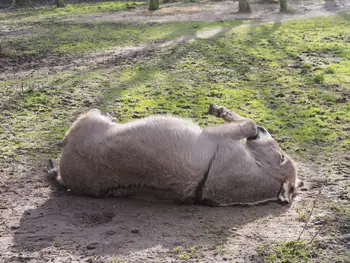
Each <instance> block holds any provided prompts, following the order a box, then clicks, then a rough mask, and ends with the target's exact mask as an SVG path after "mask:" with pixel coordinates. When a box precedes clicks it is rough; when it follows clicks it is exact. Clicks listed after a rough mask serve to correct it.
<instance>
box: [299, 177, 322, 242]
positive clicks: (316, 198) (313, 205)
mask: <svg viewBox="0 0 350 263" xmlns="http://www.w3.org/2000/svg"><path fill="white" fill-rule="evenodd" d="M326 184H327V181H326V182H325V183H324V184H323V185H322V186H321V187H320V190H319V191H318V193H317V195H316V197H315V199H314V202H313V204H312V208H311V211H310V214H309V217H308V219H307V221H306V223H305V225H304V227H303V230H302V231H301V232H300V234H299V236H298V239H297V242H298V241H299V240H300V238H301V236H302V235H303V234H304V231H305V229H306V228H307V226H308V225H309V222H310V218H311V216H312V214H313V212H314V210H315V207H316V202H317V201H318V197H319V196H320V195H321V192H322V190H323V188H324V187H325V186H326ZM318 233H319V231H318V232H317V234H318ZM316 236H317V235H316ZM316 236H315V237H316ZM315 237H313V239H314V238H315ZM313 239H312V240H313Z"/></svg>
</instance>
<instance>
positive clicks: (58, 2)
mask: <svg viewBox="0 0 350 263" xmlns="http://www.w3.org/2000/svg"><path fill="white" fill-rule="evenodd" d="M56 5H57V8H62V7H64V3H63V0H56Z"/></svg>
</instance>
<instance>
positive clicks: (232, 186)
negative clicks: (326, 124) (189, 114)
mask: <svg viewBox="0 0 350 263" xmlns="http://www.w3.org/2000/svg"><path fill="white" fill-rule="evenodd" d="M209 113H210V114H213V115H215V116H217V117H220V118H223V119H224V120H225V121H226V123H225V124H222V125H218V126H215V127H206V128H204V129H201V128H200V127H199V126H198V125H197V124H195V123H193V122H192V121H191V120H186V119H181V118H178V117H174V116H171V115H168V116H149V117H146V118H143V119H138V120H135V121H132V122H128V123H125V124H118V123H116V122H113V120H112V118H111V116H110V115H106V114H103V113H101V112H100V111H99V110H97V109H92V110H90V111H88V112H86V113H84V114H82V115H80V116H79V117H78V118H77V120H76V121H75V122H74V123H73V125H72V126H71V127H70V129H69V130H68V132H67V133H66V134H65V138H64V140H63V143H62V144H61V145H62V147H63V152H62V155H61V160H60V166H59V169H58V173H57V176H56V179H57V180H58V181H59V183H60V184H62V185H64V186H66V187H67V188H69V189H70V190H71V191H73V192H75V193H76V194H80V195H89V196H95V197H102V196H107V195H113V196H128V195H137V194H138V193H140V192H143V191H146V192H147V191H149V192H158V193H161V195H162V196H165V195H169V196H171V197H169V198H173V199H175V200H181V201H182V202H189V203H193V202H198V203H204V204H208V205H215V206H225V205H232V204H256V203H259V202H264V201H269V200H275V201H276V200H280V201H283V202H285V203H290V202H292V199H293V196H294V195H295V194H296V180H297V178H296V177H297V169H296V166H295V163H294V162H293V160H292V159H291V158H290V157H289V156H287V155H285V154H284V152H283V151H282V150H281V148H280V147H279V146H278V144H277V143H276V141H275V140H274V139H273V138H272V137H271V136H270V135H269V134H268V132H267V131H266V130H265V129H263V128H262V127H258V126H257V125H256V123H255V122H254V121H252V120H250V119H247V118H243V117H241V116H239V115H238V114H236V113H234V112H229V111H228V110H227V109H226V108H223V107H217V106H216V105H211V106H210V110H209ZM245 138H248V139H247V141H246V142H244V141H243V140H241V139H245Z"/></svg>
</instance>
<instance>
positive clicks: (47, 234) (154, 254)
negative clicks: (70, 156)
mask: <svg viewBox="0 0 350 263" xmlns="http://www.w3.org/2000/svg"><path fill="white" fill-rule="evenodd" d="M297 4H298V3H297V2H296V1H294V2H293V4H292V5H291V6H292V7H293V6H294V7H295V13H294V14H288V15H281V14H278V12H277V8H278V6H277V5H276V4H268V5H266V9H259V10H258V9H257V8H258V6H257V5H253V14H252V15H241V14H236V13H235V11H232V10H234V8H231V7H232V6H237V2H217V3H204V4H202V5H198V4H195V3H194V4H191V5H190V7H189V5H186V7H184V6H182V5H179V4H169V5H168V6H169V8H167V9H166V8H164V9H162V10H160V11H157V12H156V13H154V14H153V15H150V14H149V12H148V11H147V10H136V11H135V10H131V11H125V12H118V13H110V14H98V15H86V16H83V17H79V18H75V21H82V20H84V21H89V20H94V21H134V22H145V21H148V22H149V21H153V22H164V21H198V20H204V21H209V20H213V21H215V20H239V19H256V20H259V21H261V22H274V21H276V20H285V19H292V18H303V17H311V16H320V15H327V14H332V13H335V12H338V11H339V10H345V9H348V8H350V1H340V2H339V9H332V10H329V9H328V8H326V7H325V6H324V5H323V4H302V5H297ZM236 8H237V7H236ZM184 9H186V11H185V12H183V11H184ZM216 33H218V32H208V33H207V35H204V37H210V35H211V34H216ZM189 39H190V38H188V37H186V38H179V39H176V40H173V41H170V42H166V43H155V44H153V45H151V46H144V47H143V46H142V47H140V46H139V47H128V48H125V49H122V50H111V51H106V52H100V53H96V54H89V55H86V56H83V57H69V56H67V57H52V58H48V57H45V58H42V59H41V60H35V61H28V60H25V61H22V62H21V63H18V61H15V62H13V63H12V62H11V61H10V59H8V61H7V62H6V63H8V64H7V65H12V67H6V68H7V69H6V70H4V71H3V72H2V73H1V74H0V78H1V79H9V76H10V73H11V74H14V73H16V76H17V77H18V78H23V77H25V76H29V75H30V74H39V75H40V74H48V72H55V71H56V72H57V71H71V70H75V71H79V70H80V69H81V68H83V67H89V68H94V67H95V68H97V67H99V66H100V65H101V64H106V63H109V60H113V61H116V59H115V58H116V57H118V56H124V57H130V59H142V58H143V57H144V56H147V52H146V53H145V52H144V51H145V50H153V49H154V48H163V47H165V46H167V45H172V44H178V43H180V42H181V41H188V40H189ZM4 63H5V62H4ZM11 63H12V64H11ZM11 76H13V75H11ZM44 162H45V160H43V161H42V162H39V163H31V162H29V161H28V162H20V163H18V162H17V163H10V162H6V160H1V162H0V164H1V167H0V196H1V197H0V262H4V263H5V262H32V263H34V262H60V263H61V262H261V261H259V260H260V259H258V257H257V256H256V255H257V253H256V248H257V246H258V245H259V244H261V243H264V242H267V243H272V242H274V241H279V242H280V241H284V240H297V239H298V237H299V236H300V233H301V232H302V231H303V229H305V230H304V232H303V235H302V238H304V239H308V238H309V239H311V238H312V237H314V236H315V234H316V233H317V237H318V238H320V239H321V240H323V242H322V247H321V248H322V250H323V251H324V253H325V256H324V257H323V261H318V260H319V259H317V258H315V260H314V261H313V262H350V258H347V259H346V258H345V259H344V257H343V256H345V255H346V253H347V250H349V249H350V235H349V221H348V217H346V218H347V221H338V222H336V223H334V222H333V223H334V224H333V225H332V224H330V223H329V221H326V220H324V219H322V218H324V217H326V216H328V215H330V214H332V213H336V212H339V210H341V209H343V208H345V207H347V208H348V207H349V200H350V192H349V189H350V188H349V186H350V185H349V176H350V156H349V155H339V156H324V157H323V158H322V161H321V162H320V163H317V164H308V163H298V166H299V169H300V174H299V176H300V177H301V178H302V179H303V180H305V186H304V187H303V188H302V189H301V192H300V194H299V195H298V196H297V198H296V200H295V202H294V203H293V204H292V205H291V206H280V205H278V204H267V205H262V206H256V207H226V208H212V207H204V206H192V205H175V204H166V203H162V202H146V201H143V200H132V199H94V198H88V197H80V196H74V195H72V194H70V193H69V192H66V191H65V190H64V189H60V188H57V187H56V186H52V185H51V184H50V183H49V182H48V181H47V180H46V179H45V174H44V172H43V168H44V167H45V163H44ZM9 178H10V179H9ZM327 180H328V181H327ZM326 181H327V183H326ZM315 200H316V206H315V207H314V208H313V203H314V201H315ZM300 207H302V208H304V210H305V211H306V212H305V211H304V210H303V209H300ZM334 211H335V212H334ZM341 211H343V210H341ZM310 213H312V216H311V217H310V220H305V217H306V219H307V217H308V215H309V214H310ZM334 227H336V228H337V227H338V228H339V229H341V231H335V230H334V231H335V232H333V233H335V235H332V234H330V233H329V232H328V230H329V228H332V231H333V229H334ZM339 233H342V234H341V235H340V234H339ZM320 246H321V245H320ZM338 257H341V258H342V259H338Z"/></svg>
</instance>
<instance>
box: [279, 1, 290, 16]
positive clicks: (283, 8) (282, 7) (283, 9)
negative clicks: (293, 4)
mask: <svg viewBox="0 0 350 263" xmlns="http://www.w3.org/2000/svg"><path fill="white" fill-rule="evenodd" d="M280 12H281V13H287V12H288V0H280Z"/></svg>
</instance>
